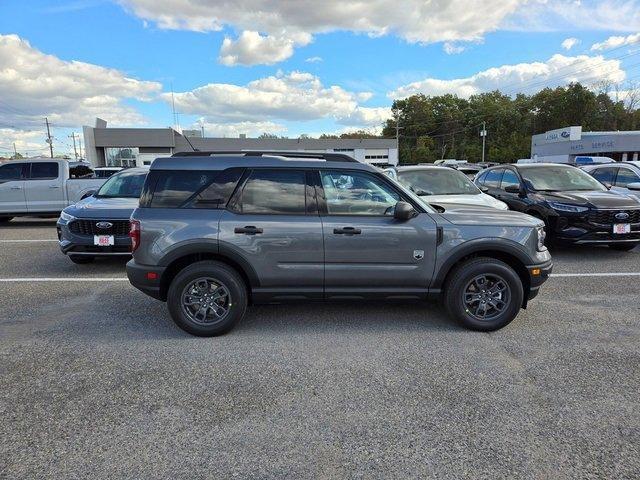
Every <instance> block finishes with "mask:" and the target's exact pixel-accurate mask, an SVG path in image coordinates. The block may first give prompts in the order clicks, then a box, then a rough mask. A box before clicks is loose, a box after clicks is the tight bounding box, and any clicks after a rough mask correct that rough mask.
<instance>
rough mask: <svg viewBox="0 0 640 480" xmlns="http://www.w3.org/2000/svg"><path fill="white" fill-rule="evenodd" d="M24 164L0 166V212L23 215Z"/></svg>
mask: <svg viewBox="0 0 640 480" xmlns="http://www.w3.org/2000/svg"><path fill="white" fill-rule="evenodd" d="M27 166H28V164H26V163H8V164H6V165H2V166H0V212H3V213H5V212H6V213H20V212H22V213H25V212H26V211H27V201H26V197H25V195H24V176H25V175H24V171H25V168H26V167H27Z"/></svg>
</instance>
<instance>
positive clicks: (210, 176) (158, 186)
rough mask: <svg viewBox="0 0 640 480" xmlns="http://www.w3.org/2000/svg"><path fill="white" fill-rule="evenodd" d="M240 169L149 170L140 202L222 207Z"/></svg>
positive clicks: (240, 171) (162, 206)
mask: <svg viewBox="0 0 640 480" xmlns="http://www.w3.org/2000/svg"><path fill="white" fill-rule="evenodd" d="M242 170H243V169H240V168H232V169H228V170H224V171H188V170H171V171H169V170H152V171H151V172H149V175H148V176H147V181H146V182H145V185H144V188H143V192H142V196H141V200H140V206H142V207H152V208H224V206H225V205H226V204H227V202H228V201H229V197H230V196H231V194H232V193H233V190H234V188H235V186H236V184H237V183H238V180H239V179H240V177H241V176H242Z"/></svg>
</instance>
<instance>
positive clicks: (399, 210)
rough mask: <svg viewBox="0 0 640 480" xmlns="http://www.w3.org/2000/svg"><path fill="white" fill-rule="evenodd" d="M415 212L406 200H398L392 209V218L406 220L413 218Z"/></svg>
mask: <svg viewBox="0 0 640 480" xmlns="http://www.w3.org/2000/svg"><path fill="white" fill-rule="evenodd" d="M415 214H416V211H415V210H414V208H413V207H412V206H411V204H410V203H407V202H398V203H396V206H395V208H394V210H393V218H395V219H396V220H401V221H403V222H406V221H407V220H410V219H411V218H413V217H414V216H415Z"/></svg>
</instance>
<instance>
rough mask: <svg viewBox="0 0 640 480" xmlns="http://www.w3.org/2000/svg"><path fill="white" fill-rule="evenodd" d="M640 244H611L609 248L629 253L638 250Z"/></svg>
mask: <svg viewBox="0 0 640 480" xmlns="http://www.w3.org/2000/svg"><path fill="white" fill-rule="evenodd" d="M638 245H640V243H610V244H609V248H611V249H613V250H618V251H620V252H628V251H630V250H633V249H634V248H636V247H637V246H638Z"/></svg>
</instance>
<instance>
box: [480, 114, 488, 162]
mask: <svg viewBox="0 0 640 480" xmlns="http://www.w3.org/2000/svg"><path fill="white" fill-rule="evenodd" d="M480 136H481V137H482V163H484V146H485V142H486V139H487V122H482V130H481V131H480Z"/></svg>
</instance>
